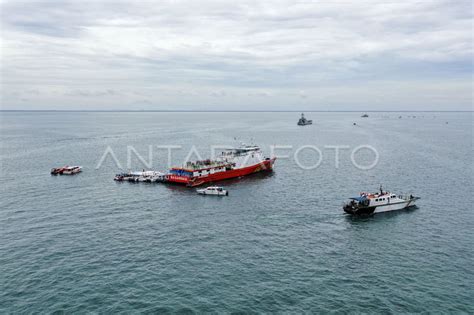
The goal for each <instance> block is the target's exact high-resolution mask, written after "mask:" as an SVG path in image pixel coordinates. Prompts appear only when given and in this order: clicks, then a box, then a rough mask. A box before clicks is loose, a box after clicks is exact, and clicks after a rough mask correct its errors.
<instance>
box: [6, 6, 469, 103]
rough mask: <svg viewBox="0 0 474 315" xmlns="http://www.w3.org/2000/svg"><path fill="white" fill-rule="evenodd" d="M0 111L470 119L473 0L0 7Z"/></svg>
mask: <svg viewBox="0 0 474 315" xmlns="http://www.w3.org/2000/svg"><path fill="white" fill-rule="evenodd" d="M0 3H1V23H2V24H1V38H2V41H1V47H2V50H1V53H2V55H1V74H2V76H1V79H2V84H1V91H0V92H1V96H2V109H64V110H68V109H106V110H108V109H131V110H142V109H145V110H173V109H175V110H219V109H220V110H235V109H239V110H247V109H249V110H252V109H257V110H472V70H473V67H472V53H473V51H472V50H473V49H472V48H473V47H472V45H473V44H472V43H473V41H472V40H473V37H472V36H473V35H472V34H473V24H472V23H473V22H472V14H473V13H472V12H473V11H472V10H473V8H472V3H471V1H470V0H456V1H448V0H420V1H415V0H409V1H375V0H363V1H337V0H336V1H327V0H326V1H289V0H281V1H280V0H274V1H273V0H272V1H267V2H263V1H262V2H261V1H208V0H199V1H176V0H175V1H123V2H121V1H120V0H119V1H109V0H106V1H67V0H66V1H64V0H61V1H51V0H50V1H36V0H26V1H25V0H10V1H6V0H1V1H0Z"/></svg>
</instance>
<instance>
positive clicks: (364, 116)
mask: <svg viewBox="0 0 474 315" xmlns="http://www.w3.org/2000/svg"><path fill="white" fill-rule="evenodd" d="M360 117H362V118H367V117H369V115H367V114H364V115H362V116H360Z"/></svg>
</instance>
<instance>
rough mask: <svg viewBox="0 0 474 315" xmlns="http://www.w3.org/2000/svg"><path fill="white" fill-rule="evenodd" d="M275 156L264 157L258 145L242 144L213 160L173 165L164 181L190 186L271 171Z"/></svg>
mask: <svg viewBox="0 0 474 315" xmlns="http://www.w3.org/2000/svg"><path fill="white" fill-rule="evenodd" d="M275 159H276V158H275V157H272V158H268V157H264V156H263V153H262V151H261V150H260V147H258V146H242V147H239V148H235V149H227V150H225V151H223V152H222V153H221V155H220V156H218V157H217V158H216V159H215V160H204V161H195V162H187V163H185V165H184V166H183V167H173V168H172V169H171V170H170V171H169V174H167V175H166V181H168V182H171V183H179V184H185V185H187V186H190V187H194V186H199V185H202V184H204V183H208V182H216V181H220V180H223V179H229V178H234V177H241V176H246V175H249V174H252V173H257V172H262V171H271V170H273V164H274V163H275Z"/></svg>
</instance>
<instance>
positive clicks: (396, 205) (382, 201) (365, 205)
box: [343, 187, 420, 215]
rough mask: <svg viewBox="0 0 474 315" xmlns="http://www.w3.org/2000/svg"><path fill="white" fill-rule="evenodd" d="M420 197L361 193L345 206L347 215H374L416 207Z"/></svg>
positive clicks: (382, 192) (384, 192)
mask: <svg viewBox="0 0 474 315" xmlns="http://www.w3.org/2000/svg"><path fill="white" fill-rule="evenodd" d="M418 199H420V197H415V196H413V195H396V194H392V193H390V192H388V191H383V190H382V187H380V192H377V193H360V196H359V197H352V198H350V201H349V202H348V203H346V204H345V205H344V206H343V209H344V211H345V212H346V213H349V214H355V215H368V214H373V213H380V212H387V211H395V210H402V209H406V208H409V207H412V206H414V205H415V201H417V200H418Z"/></svg>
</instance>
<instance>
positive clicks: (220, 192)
mask: <svg viewBox="0 0 474 315" xmlns="http://www.w3.org/2000/svg"><path fill="white" fill-rule="evenodd" d="M196 191H197V193H198V194H200V195H212V196H228V195H229V192H228V191H227V190H225V189H224V188H222V187H217V186H211V187H207V188H203V189H197V190H196Z"/></svg>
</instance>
